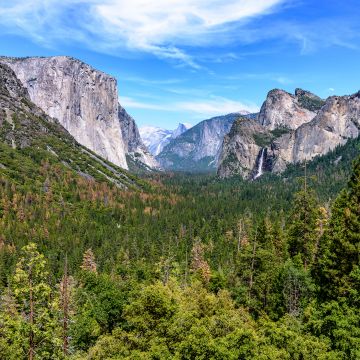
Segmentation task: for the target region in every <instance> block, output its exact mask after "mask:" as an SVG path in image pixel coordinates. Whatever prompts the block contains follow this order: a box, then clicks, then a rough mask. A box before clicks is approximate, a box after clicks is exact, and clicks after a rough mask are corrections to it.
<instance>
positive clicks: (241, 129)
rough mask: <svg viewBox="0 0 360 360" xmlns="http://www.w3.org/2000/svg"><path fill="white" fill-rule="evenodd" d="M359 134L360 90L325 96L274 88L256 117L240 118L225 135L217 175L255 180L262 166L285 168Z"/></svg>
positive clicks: (264, 169)
mask: <svg viewBox="0 0 360 360" xmlns="http://www.w3.org/2000/svg"><path fill="white" fill-rule="evenodd" d="M359 134H360V95H359V93H357V94H354V95H351V96H332V97H329V98H328V99H326V100H322V99H320V98H319V97H317V96H316V95H314V94H312V93H310V92H308V91H305V90H302V89H296V91H295V95H291V94H289V93H286V92H285V91H283V90H272V91H270V92H269V94H268V96H267V99H266V100H265V102H264V104H263V106H262V108H261V111H260V113H259V115H258V117H257V119H256V121H255V122H254V121H252V122H250V121H249V120H246V119H245V120H244V119H240V120H237V121H236V122H235V123H234V125H233V128H232V129H231V131H230V133H229V134H228V135H227V136H226V137H225V139H224V142H223V146H222V149H221V155H220V161H219V167H218V175H219V176H220V177H223V178H224V177H230V176H233V175H240V176H242V177H244V178H248V179H249V178H250V179H251V178H252V179H253V178H254V177H255V175H256V174H257V173H258V171H259V170H261V171H260V173H261V174H262V173H263V172H266V171H269V172H276V173H280V172H282V171H284V170H285V168H286V167H287V165H288V164H291V163H299V162H302V161H305V160H311V159H313V158H314V157H315V156H318V155H320V156H321V155H324V154H326V153H327V152H329V151H330V150H332V149H334V148H335V147H336V146H338V145H343V144H344V143H346V142H347V140H348V139H351V138H356V137H358V136H359ZM259 164H261V166H262V168H261V169H259Z"/></svg>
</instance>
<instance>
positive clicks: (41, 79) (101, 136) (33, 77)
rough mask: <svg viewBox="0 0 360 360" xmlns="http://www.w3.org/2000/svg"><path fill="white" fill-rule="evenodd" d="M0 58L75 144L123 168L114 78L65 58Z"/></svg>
mask: <svg viewBox="0 0 360 360" xmlns="http://www.w3.org/2000/svg"><path fill="white" fill-rule="evenodd" d="M1 61H2V62H5V63H6V64H7V65H9V66H10V67H11V68H12V69H13V70H14V72H15V74H16V76H17V77H18V78H19V79H20V81H21V82H22V84H23V85H24V86H25V87H26V88H27V90H28V92H29V95H30V99H31V100H32V101H33V102H34V103H35V104H36V105H37V106H39V107H40V108H42V109H43V110H44V111H45V112H46V113H47V114H48V115H49V116H51V117H54V118H57V119H58V120H59V121H60V123H61V124H62V125H63V126H64V127H65V129H67V130H68V131H69V132H70V134H71V135H72V136H74V138H75V139H76V140H77V141H78V142H79V143H81V144H82V145H84V146H86V147H88V148H89V149H91V150H93V151H94V152H95V153H97V154H98V155H101V156H102V157H104V158H105V159H107V160H109V161H111V162H113V163H114V164H116V165H119V166H121V167H123V168H127V163H126V157H125V155H126V154H125V148H124V143H123V139H122V134H121V128H120V124H119V121H118V118H117V111H118V94H117V84H116V80H115V79H114V78H113V77H111V76H109V75H107V74H105V73H103V72H101V71H98V70H95V69H93V68H92V67H91V66H89V65H87V64H85V63H83V62H81V61H79V60H77V59H73V58H71V57H68V56H55V57H48V58H44V57H33V58H2V59H1Z"/></svg>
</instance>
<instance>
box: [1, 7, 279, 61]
mask: <svg viewBox="0 0 360 360" xmlns="http://www.w3.org/2000/svg"><path fill="white" fill-rule="evenodd" d="M284 1H285V0H256V1H254V0H227V1H224V0H156V1H153V0H131V1H129V0H61V1H58V0H31V1H30V0H29V1H27V0H12V1H11V2H10V1H9V2H8V3H7V4H1V5H0V24H3V25H6V26H7V28H8V31H16V32H19V33H21V34H22V35H25V36H31V37H32V38H33V39H35V40H36V41H38V42H41V43H43V44H51V43H52V42H53V41H54V40H77V41H81V42H85V43H87V45H89V46H92V47H94V48H95V49H97V50H99V49H101V50H102V51H111V50H112V49H119V48H127V49H129V50H136V51H139V50H140V51H143V52H149V53H152V54H155V55H156V56H158V57H161V58H168V59H176V60H179V61H181V62H182V63H185V64H188V65H189V66H191V67H193V68H200V65H199V64H198V63H197V62H196V61H195V60H194V59H193V58H192V57H191V56H190V55H189V54H187V53H186V52H185V51H184V50H183V46H184V45H185V46H186V45H201V44H209V43H213V42H214V41H216V39H218V36H219V35H221V34H224V33H227V32H229V27H230V26H231V25H232V24H233V23H234V22H239V21H244V20H246V19H249V18H251V17H254V16H259V15H263V14H267V13H269V12H271V11H272V10H273V9H274V7H275V6H276V5H279V4H281V3H283V2H284Z"/></svg>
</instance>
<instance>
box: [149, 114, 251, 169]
mask: <svg viewBox="0 0 360 360" xmlns="http://www.w3.org/2000/svg"><path fill="white" fill-rule="evenodd" d="M239 116H240V113H232V114H228V115H224V116H217V117H214V118H211V119H208V120H204V121H202V122H200V123H199V124H197V125H195V126H194V127H192V128H191V129H189V130H187V131H186V132H184V133H182V134H181V135H180V136H178V137H177V138H175V139H172V140H171V141H170V142H169V144H168V145H166V146H165V147H164V149H163V150H162V152H161V153H160V154H159V155H158V156H157V157H156V159H157V160H158V161H159V163H160V165H161V166H162V167H163V168H165V169H169V170H175V171H211V170H215V169H216V163H217V158H218V154H219V149H220V147H221V143H222V141H223V138H224V136H225V134H227V133H228V132H229V131H230V129H231V126H232V124H233V122H234V121H235V120H236V119H237V118H238V117H239ZM247 116H251V115H247Z"/></svg>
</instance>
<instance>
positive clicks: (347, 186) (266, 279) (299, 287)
mask: <svg viewBox="0 0 360 360" xmlns="http://www.w3.org/2000/svg"><path fill="white" fill-rule="evenodd" d="M0 153H1V164H0V165H1V168H0V199H1V200H0V201H1V202H0V294H1V303H0V305H1V307H0V358H1V359H9V360H11V359H17V360H19V359H204V360H205V359H299V360H300V359H302V360H306V359H334V360H335V359H336V360H338V359H340V360H341V359H344V360H345V359H346V360H347V359H352V360H355V359H360V314H359V308H360V269H359V246H360V245H359V243H360V242H359V241H360V159H359V140H352V141H349V142H348V143H347V144H346V145H345V146H342V147H338V148H337V149H335V150H334V151H333V152H331V153H329V154H328V155H326V156H323V157H321V158H316V159H315V160H313V161H312V162H310V163H308V164H306V167H305V164H300V165H296V166H291V167H290V168H289V169H288V170H287V171H286V172H285V173H284V174H283V175H282V176H276V175H267V174H265V175H264V176H263V177H261V178H260V179H258V180H256V181H253V182H249V181H243V180H241V179H238V178H234V179H230V180H226V181H220V180H219V179H218V178H216V176H215V175H211V174H202V175H191V174H153V175H151V176H147V177H146V178H144V179H142V180H139V181H138V182H137V185H136V187H134V188H131V189H129V190H124V189H120V188H118V187H117V186H116V184H112V183H110V182H104V181H98V180H95V179H91V178H87V177H85V176H82V174H79V173H77V172H75V171H73V170H71V169H69V168H67V167H66V166H64V165H63V164H61V163H60V162H59V161H58V160H57V158H56V157H55V156H52V155H51V154H50V153H49V152H45V151H44V152H38V151H37V150H36V149H35V148H31V147H30V148H26V149H24V150H14V149H12V148H11V147H9V146H7V145H1V147H0ZM354 159H356V160H355V161H354Z"/></svg>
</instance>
